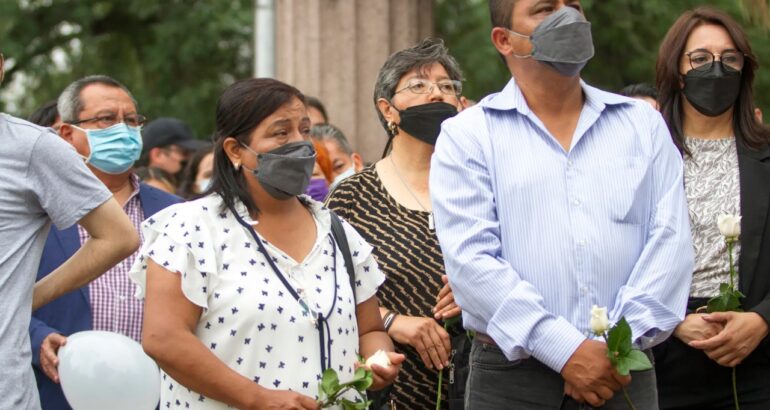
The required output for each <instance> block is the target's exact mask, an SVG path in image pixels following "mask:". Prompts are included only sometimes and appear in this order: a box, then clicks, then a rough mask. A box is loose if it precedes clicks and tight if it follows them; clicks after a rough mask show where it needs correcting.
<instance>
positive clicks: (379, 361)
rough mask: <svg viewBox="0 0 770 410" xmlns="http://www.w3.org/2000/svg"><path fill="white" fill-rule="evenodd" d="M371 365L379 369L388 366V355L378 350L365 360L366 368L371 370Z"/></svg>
mask: <svg viewBox="0 0 770 410" xmlns="http://www.w3.org/2000/svg"><path fill="white" fill-rule="evenodd" d="M373 364H376V365H377V366H380V367H388V366H390V358H389V357H388V353H386V352H385V351H384V350H378V351H377V352H375V353H374V354H373V355H371V356H370V357H369V358H368V359H366V367H368V368H371V367H372V365H373Z"/></svg>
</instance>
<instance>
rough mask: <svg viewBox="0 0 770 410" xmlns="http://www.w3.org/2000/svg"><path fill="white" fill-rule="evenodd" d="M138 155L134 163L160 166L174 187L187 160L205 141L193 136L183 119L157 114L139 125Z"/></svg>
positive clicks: (203, 145)
mask: <svg viewBox="0 0 770 410" xmlns="http://www.w3.org/2000/svg"><path fill="white" fill-rule="evenodd" d="M142 140H143V147H142V156H141V157H140V159H139V161H138V163H137V165H138V166H146V167H155V168H160V169H162V170H164V171H166V172H168V174H169V175H171V183H172V184H174V190H176V188H177V184H178V182H179V179H181V177H182V175H181V172H182V170H183V169H184V167H185V166H186V165H187V160H188V159H189V158H190V156H191V155H192V154H193V153H194V152H195V151H197V150H199V149H201V148H203V147H205V146H206V142H204V141H200V140H197V139H195V135H194V134H193V132H192V129H190V126H188V125H187V124H186V123H185V122H184V121H182V120H180V119H178V118H170V117H164V118H158V119H156V120H153V121H151V122H150V123H148V124H147V126H145V127H144V128H143V129H142Z"/></svg>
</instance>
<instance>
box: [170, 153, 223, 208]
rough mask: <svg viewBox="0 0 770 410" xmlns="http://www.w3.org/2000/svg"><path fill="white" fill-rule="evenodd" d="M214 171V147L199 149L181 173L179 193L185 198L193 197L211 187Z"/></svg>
mask: <svg viewBox="0 0 770 410" xmlns="http://www.w3.org/2000/svg"><path fill="white" fill-rule="evenodd" d="M213 173H214V147H213V146H211V147H207V148H203V149H199V150H198V151H197V152H196V153H195V154H193V156H192V157H190V162H188V163H187V167H186V168H185V170H184V173H183V174H182V180H181V181H180V184H179V195H181V196H182V198H185V199H194V198H197V197H198V196H199V195H201V194H203V193H204V192H206V191H208V189H209V187H211V176H212V175H213Z"/></svg>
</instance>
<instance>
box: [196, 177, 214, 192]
mask: <svg viewBox="0 0 770 410" xmlns="http://www.w3.org/2000/svg"><path fill="white" fill-rule="evenodd" d="M195 184H196V185H197V186H198V193H199V194H202V193H204V192H206V191H207V190H208V189H209V187H211V178H203V179H200V180H198V181H197V182H195Z"/></svg>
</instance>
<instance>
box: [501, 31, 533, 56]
mask: <svg viewBox="0 0 770 410" xmlns="http://www.w3.org/2000/svg"><path fill="white" fill-rule="evenodd" d="M505 30H506V31H507V32H508V33H510V34H513V35H514V36H516V37H519V38H526V39H527V40H530V42H532V36H525V35H524V34H519V33H517V32H515V31H513V30H511V29H505ZM511 56H512V57H513V58H518V59H522V60H523V59H525V58H532V53H529V54H516V53H511Z"/></svg>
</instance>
